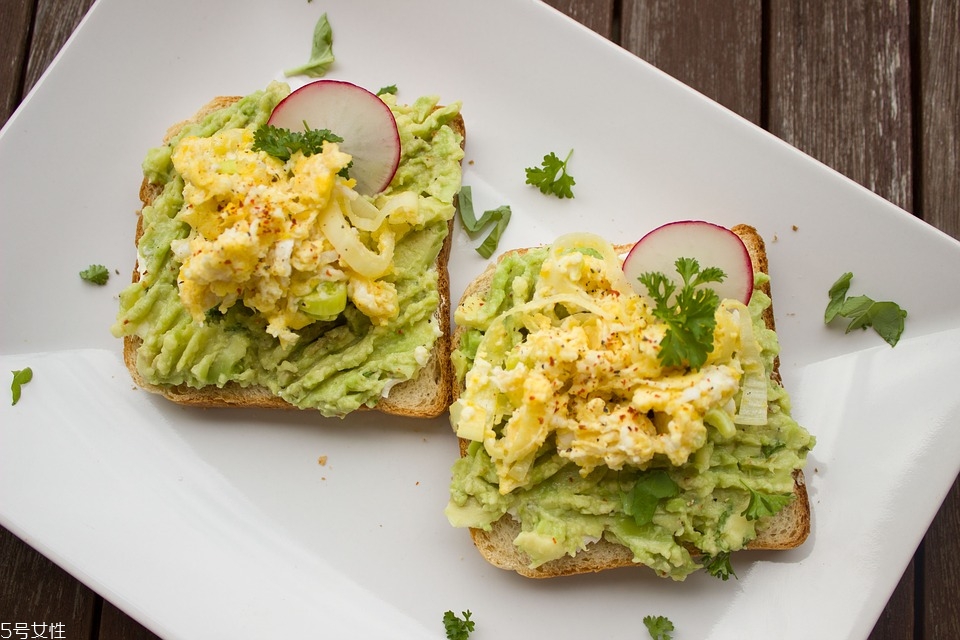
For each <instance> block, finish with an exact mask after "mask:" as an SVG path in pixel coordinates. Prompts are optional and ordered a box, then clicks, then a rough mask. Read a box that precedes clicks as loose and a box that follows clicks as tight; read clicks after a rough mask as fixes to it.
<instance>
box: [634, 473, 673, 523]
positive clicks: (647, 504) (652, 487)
mask: <svg viewBox="0 0 960 640" xmlns="http://www.w3.org/2000/svg"><path fill="white" fill-rule="evenodd" d="M678 493H680V487H679V486H678V485H677V483H676V482H674V480H673V478H671V477H670V474H669V473H667V472H666V471H664V470H662V469H656V470H654V471H648V472H647V473H645V474H643V475H642V476H640V477H639V478H638V479H637V481H636V482H635V483H634V485H633V487H631V489H630V491H621V492H620V504H621V506H622V508H623V512H624V513H625V514H626V515H628V516H631V517H632V518H633V520H634V522H636V523H637V524H638V525H640V526H643V525H645V524H649V523H651V522H653V516H654V514H655V513H656V512H657V504H659V502H660V499H661V498H672V497H674V496H676V495H677V494H678Z"/></svg>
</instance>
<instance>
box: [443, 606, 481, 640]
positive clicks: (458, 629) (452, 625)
mask: <svg viewBox="0 0 960 640" xmlns="http://www.w3.org/2000/svg"><path fill="white" fill-rule="evenodd" d="M460 615H462V616H463V618H458V617H457V614H455V613H454V612H453V611H447V612H446V613H444V614H443V628H444V629H445V630H446V632H447V638H449V639H450V640H467V638H469V637H470V633H471V632H472V631H473V627H474V622H473V620H471V619H470V615H471V614H470V610H469V609H468V610H466V611H463V612H461V614H460Z"/></svg>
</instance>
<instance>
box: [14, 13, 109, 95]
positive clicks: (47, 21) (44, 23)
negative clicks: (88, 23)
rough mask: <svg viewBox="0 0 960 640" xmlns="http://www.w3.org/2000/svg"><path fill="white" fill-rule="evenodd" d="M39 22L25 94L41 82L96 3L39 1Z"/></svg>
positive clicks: (32, 46)
mask: <svg viewBox="0 0 960 640" xmlns="http://www.w3.org/2000/svg"><path fill="white" fill-rule="evenodd" d="M36 5H37V9H36V20H35V27H34V31H33V39H32V40H31V42H30V55H29V57H28V58H27V70H26V75H25V77H24V93H26V92H27V91H29V90H30V89H31V88H32V87H33V85H35V84H36V83H37V80H39V79H40V76H41V75H42V74H43V72H44V71H45V70H46V69H47V67H48V66H50V63H51V62H52V61H53V58H54V56H56V55H57V53H59V51H60V49H61V48H62V47H63V44H64V42H66V40H67V38H69V37H70V34H71V33H73V31H74V30H75V29H76V28H77V25H78V24H79V23H80V20H81V19H82V18H83V16H85V15H86V13H87V11H88V10H89V9H90V7H91V6H92V5H93V0H37V3H36Z"/></svg>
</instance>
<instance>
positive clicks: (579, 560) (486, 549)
mask: <svg viewBox="0 0 960 640" xmlns="http://www.w3.org/2000/svg"><path fill="white" fill-rule="evenodd" d="M731 230H732V231H733V232H734V233H736V234H737V235H738V236H739V237H740V239H741V240H742V241H743V243H744V245H745V246H746V248H747V251H748V252H749V254H750V259H751V262H752V264H753V268H754V271H759V272H762V273H765V274H769V263H768V260H767V253H766V245H765V244H764V241H763V238H762V237H761V236H760V234H759V233H758V232H757V230H756V229H755V228H754V227H752V226H749V225H745V224H739V225H736V226H734V227H732V229H731ZM630 247H631V245H620V246H615V247H614V248H615V249H616V250H617V252H618V253H621V254H622V253H626V252H627V251H628V250H629V249H630ZM514 251H515V252H519V253H524V252H526V251H529V249H517V250H514ZM504 255H506V254H503V255H501V256H499V258H498V260H497V262H494V263H491V264H490V265H488V267H487V268H486V270H485V271H484V272H482V273H481V274H480V275H479V276H478V277H477V278H476V279H474V280H473V281H472V282H471V283H470V284H469V285H468V286H467V287H466V289H465V291H464V293H463V297H462V298H461V300H463V299H464V298H466V297H467V296H469V295H474V294H479V293H483V292H485V291H487V290H488V289H489V288H490V284H491V281H492V279H493V273H494V271H495V270H496V265H497V264H498V263H499V261H500V260H502V259H503V257H504ZM761 290H762V291H763V292H764V293H766V294H767V295H768V296H770V297H771V300H772V296H771V289H770V283H769V281H768V282H766V283H765V284H764V285H763V287H762V289H761ZM763 320H764V323H765V324H766V325H767V327H769V328H770V329H775V324H774V314H773V304H772V303H771V305H770V307H769V308H768V309H767V310H766V311H765V312H764V315H763ZM462 332H463V329H462V328H460V327H457V328H456V329H455V331H454V337H453V344H452V345H451V347H452V349H456V348H457V345H458V344H459V340H460V336H461V334H462ZM772 377H773V379H774V380H775V381H776V382H777V384H782V382H781V380H780V371H779V360H775V361H774V369H773V372H772ZM461 391H462V389H461V387H460V382H459V381H458V380H456V379H455V380H454V385H453V399H454V400H456V399H457V398H458V397H459V395H460V392H461ZM468 444H469V441H467V440H463V439H459V447H460V455H461V456H463V455H465V454H466V450H467V445H468ZM794 495H795V499H794V500H793V501H791V503H790V504H789V505H787V506H786V507H785V508H783V509H782V510H781V511H779V512H778V513H777V514H776V515H775V516H773V517H772V518H770V519H768V520H766V521H765V522H764V523H763V524H762V526H761V527H758V531H757V537H756V538H754V540H752V541H751V542H750V543H749V544H748V546H747V547H746V549H747V550H786V549H793V548H796V547H798V546H800V545H801V544H802V543H803V542H804V541H805V540H806V539H807V537H808V536H809V534H810V519H811V513H810V502H809V498H808V495H807V489H806V483H805V480H804V475H803V471H802V470H797V471H796V472H794ZM519 533H520V525H519V523H518V522H517V521H516V520H514V519H513V517H511V516H509V515H506V516H503V517H502V518H500V519H499V520H498V521H496V522H495V523H493V526H492V528H491V529H490V531H484V530H482V529H476V528H471V529H470V536H471V538H472V539H473V543H474V545H475V546H476V548H477V550H478V551H479V552H480V555H481V556H483V558H484V559H485V560H486V561H487V562H489V563H490V564H492V565H494V566H496V567H499V568H501V569H506V570H510V571H515V572H516V573H518V574H520V575H522V576H525V577H528V578H554V577H560V576H569V575H576V574H582V573H596V572H599V571H605V570H608V569H615V568H618V567H626V566H635V564H636V563H635V562H634V561H633V553H632V552H631V551H630V550H629V549H628V548H627V547H625V546H623V545H620V544H616V543H614V542H610V541H608V540H605V539H601V540H599V541H597V542H594V543H592V544H590V545H589V546H588V547H587V548H586V549H584V550H583V551H581V552H579V553H577V554H576V555H575V556H564V557H562V558H558V559H556V560H551V561H549V562H546V563H544V564H542V565H540V566H538V567H533V568H531V567H530V566H529V565H530V562H529V559H528V558H527V557H526V555H525V554H524V553H523V552H522V551H520V550H519V549H517V547H516V546H515V545H514V544H513V540H514V538H516V536H517V534H519Z"/></svg>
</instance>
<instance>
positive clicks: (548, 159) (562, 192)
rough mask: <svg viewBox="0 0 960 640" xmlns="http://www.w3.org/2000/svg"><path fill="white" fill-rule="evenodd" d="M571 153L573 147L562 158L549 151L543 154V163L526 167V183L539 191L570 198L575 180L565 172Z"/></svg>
mask: <svg viewBox="0 0 960 640" xmlns="http://www.w3.org/2000/svg"><path fill="white" fill-rule="evenodd" d="M572 155H573V149H570V153H568V154H567V157H566V158H565V159H564V160H561V159H560V158H559V157H558V156H557V154H555V153H553V152H550V153H548V154H547V155H545V156H543V163H542V164H541V165H540V166H539V167H527V168H526V169H525V171H526V172H527V184H532V185H533V186H535V187H537V188H538V189H540V192H541V193H545V194H547V195H551V194H552V195H555V196H557V197H558V198H572V197H573V186H574V185H575V184H576V181H575V180H574V179H573V176H572V175H570V174H569V173H568V172H567V163H568V162H570V156H572Z"/></svg>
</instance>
